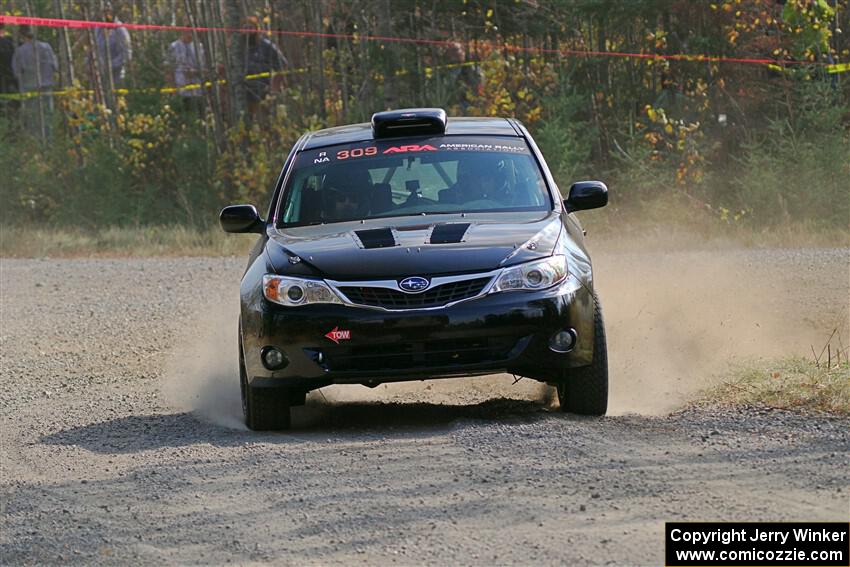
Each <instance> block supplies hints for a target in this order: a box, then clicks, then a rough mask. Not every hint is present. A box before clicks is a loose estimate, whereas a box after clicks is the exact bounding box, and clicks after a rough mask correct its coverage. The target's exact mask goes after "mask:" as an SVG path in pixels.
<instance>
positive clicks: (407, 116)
mask: <svg viewBox="0 0 850 567" xmlns="http://www.w3.org/2000/svg"><path fill="white" fill-rule="evenodd" d="M446 120H447V119H446V111H445V110H443V109H442V108H403V109H401V110H388V111H386V112H376V113H375V114H373V115H372V135H373V136H375V139H378V138H394V137H397V136H426V135H437V134H445V133H446Z"/></svg>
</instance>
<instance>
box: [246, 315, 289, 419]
mask: <svg viewBox="0 0 850 567" xmlns="http://www.w3.org/2000/svg"><path fill="white" fill-rule="evenodd" d="M239 389H240V391H241V394H242V415H243V416H244V418H245V425H247V426H248V429H251V430H253V431H281V430H285V429H289V427H290V424H291V419H290V416H291V413H290V405H289V391H288V390H287V389H286V388H257V387H255V386H251V385H250V384H248V373H247V372H246V371H245V354H244V352H243V350H242V327H241V325H240V327H239Z"/></svg>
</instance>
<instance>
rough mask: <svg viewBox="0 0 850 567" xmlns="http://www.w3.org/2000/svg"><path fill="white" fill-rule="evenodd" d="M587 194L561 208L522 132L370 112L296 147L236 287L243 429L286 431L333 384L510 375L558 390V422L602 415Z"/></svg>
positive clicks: (244, 226) (238, 210) (247, 220)
mask: <svg viewBox="0 0 850 567" xmlns="http://www.w3.org/2000/svg"><path fill="white" fill-rule="evenodd" d="M607 201H608V190H607V188H606V187H605V185H604V184H603V183H601V182H598V181H584V182H580V183H576V184H574V185H573V186H572V187H571V188H570V192H569V196H568V198H567V199H566V200H562V196H561V193H560V191H559V189H558V187H557V185H556V184H555V181H554V179H553V178H552V175H551V173H550V172H549V169H548V167H547V166H546V162H545V161H544V159H543V156H542V155H541V154H540V150H539V149H538V148H537V146H536V145H535V143H534V141H533V140H532V138H531V135H530V134H529V133H528V131H527V130H526V129H525V127H524V126H523V125H522V124H521V123H519V122H518V121H516V120H513V119H505V118H449V119H447V118H446V114H445V112H444V111H443V110H440V109H407V110H397V111H390V112H379V113H377V114H375V115H374V116H373V117H372V123H371V124H354V125H350V126H343V127H339V128H329V129H327V130H320V131H318V132H310V133H307V134H304V136H302V137H301V139H299V140H298V142H296V144H295V146H294V147H293V148H292V151H291V152H290V153H289V157H288V158H287V159H286V163H285V164H284V166H283V170H282V171H281V173H280V176H279V178H278V180H277V184H276V186H275V190H274V194H273V196H272V200H271V205H270V206H269V209H268V213H267V215H266V219H265V220H263V219H262V218H260V216H259V214H258V212H257V209H256V208H255V207H254V206H252V205H235V206H230V207H226V208H225V209H223V210H222V211H221V216H220V221H221V226H222V228H223V229H224V230H225V231H227V232H256V233H259V234H260V238H259V240H258V241H257V243H256V245H255V246H254V248H253V250H252V252H251V256H250V259H249V262H248V268H247V270H246V271H245V274H244V276H243V278H242V284H241V316H240V320H239V366H240V380H241V387H242V407H243V410H244V413H245V422H246V423H247V425H248V427H250V428H252V429H285V428H287V427H289V422H290V421H289V416H290V410H289V408H290V406H293V405H299V404H303V403H304V399H305V395H306V393H307V392H308V391H310V390H313V389H316V388H322V387H324V386H327V385H330V384H349V383H355V384H363V385H365V386H376V385H378V384H381V383H383V382H393V381H406V380H423V379H429V378H445V377H452V376H469V375H475V374H492V373H494V372H510V373H513V374H516V375H518V376H525V377H528V378H533V379H535V380H540V381H543V382H547V383H550V384H553V385H555V386H557V390H558V397H559V399H560V404H561V408H563V409H564V410H565V411H569V412H574V413H580V414H591V415H601V414H604V413H605V411H606V408H607V401H608V368H607V355H606V346H605V328H604V326H603V323H602V314H601V310H600V305H599V300H598V298H597V297H596V295H595V294H594V291H593V274H592V271H591V263H590V257H589V256H588V253H587V250H586V249H585V246H584V239H583V234H582V228H581V226H580V225H579V223H578V221H577V220H576V218H575V215H573V214H572V213H573V212H574V211H577V210H581V209H592V208H596V207H601V206H604V205H605V204H606V203H607Z"/></svg>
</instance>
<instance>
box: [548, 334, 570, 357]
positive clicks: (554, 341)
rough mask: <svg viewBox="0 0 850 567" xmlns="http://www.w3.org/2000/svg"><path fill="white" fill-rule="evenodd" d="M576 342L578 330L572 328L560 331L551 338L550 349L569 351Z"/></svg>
mask: <svg viewBox="0 0 850 567" xmlns="http://www.w3.org/2000/svg"><path fill="white" fill-rule="evenodd" d="M575 344H576V332H575V331H574V330H572V329H564V330H563V331H558V332H557V333H555V334H554V335H552V338H551V339H549V350H552V351H554V352H562V353H563V352H569V351H570V350H572V348H573V347H574V346H575Z"/></svg>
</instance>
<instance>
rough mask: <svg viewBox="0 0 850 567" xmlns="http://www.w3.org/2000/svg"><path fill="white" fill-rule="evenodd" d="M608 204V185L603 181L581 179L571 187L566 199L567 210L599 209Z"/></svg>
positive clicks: (569, 211)
mask: <svg viewBox="0 0 850 567" xmlns="http://www.w3.org/2000/svg"><path fill="white" fill-rule="evenodd" d="M607 204H608V187H607V186H606V185H605V184H604V183H602V182H601V181H579V182H577V183H573V186H572V187H570V196H569V197H567V199H566V200H564V206H565V207H567V212H568V213H571V212H573V211H583V210H587V209H598V208H599V207H604V206H605V205H607Z"/></svg>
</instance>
